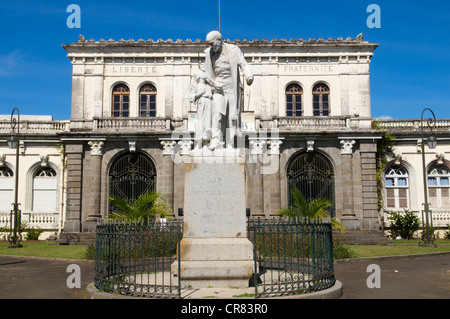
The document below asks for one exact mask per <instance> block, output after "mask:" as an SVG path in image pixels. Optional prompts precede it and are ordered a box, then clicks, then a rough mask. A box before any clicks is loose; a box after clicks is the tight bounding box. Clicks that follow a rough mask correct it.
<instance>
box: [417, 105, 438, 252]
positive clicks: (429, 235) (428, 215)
mask: <svg viewBox="0 0 450 319" xmlns="http://www.w3.org/2000/svg"><path fill="white" fill-rule="evenodd" d="M425 111H429V112H430V113H431V114H432V115H433V118H428V119H427V125H428V128H429V129H430V130H431V136H430V137H428V138H426V139H425V138H424V135H423V114H424V113H425ZM435 126H436V116H434V113H433V111H432V110H431V109H429V108H425V109H424V110H423V111H422V115H421V117H420V127H421V131H422V143H421V148H422V170H423V193H424V197H425V203H424V204H423V205H424V206H425V207H424V210H425V228H422V240H423V243H420V246H425V247H435V246H436V244H434V231H433V229H432V227H433V220H432V211H431V210H430V203H429V202H428V182H427V181H428V178H427V168H426V165H425V141H426V143H427V145H428V148H429V149H434V148H436V145H437V138H436V135H434V133H433V127H435ZM422 223H423V213H422Z"/></svg>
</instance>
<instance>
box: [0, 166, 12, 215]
mask: <svg viewBox="0 0 450 319" xmlns="http://www.w3.org/2000/svg"><path fill="white" fill-rule="evenodd" d="M13 176H14V173H13V171H12V170H11V169H9V168H8V167H0V211H2V212H9V211H10V210H11V209H12V206H11V204H12V203H13V201H14V196H13V193H14V178H13Z"/></svg>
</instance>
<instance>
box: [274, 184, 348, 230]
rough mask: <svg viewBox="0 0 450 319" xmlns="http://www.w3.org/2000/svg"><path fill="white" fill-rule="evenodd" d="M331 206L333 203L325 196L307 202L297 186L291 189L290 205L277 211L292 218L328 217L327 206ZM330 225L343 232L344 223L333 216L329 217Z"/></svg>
mask: <svg viewBox="0 0 450 319" xmlns="http://www.w3.org/2000/svg"><path fill="white" fill-rule="evenodd" d="M331 206H333V203H332V202H331V201H329V200H328V199H325V198H317V199H314V200H312V201H311V202H308V201H307V200H306V198H305V197H304V196H303V195H302V193H301V192H300V191H299V190H298V189H297V188H294V189H293V190H292V207H291V208H287V209H282V210H279V211H278V213H279V214H280V215H282V216H286V217H288V218H291V219H294V220H297V219H300V218H309V219H315V218H323V217H330V213H329V212H328V210H327V208H328V207H331ZM331 227H332V228H333V229H336V230H337V231H339V232H340V233H341V234H344V233H345V227H344V225H342V223H341V222H340V221H338V220H336V218H334V217H333V218H331Z"/></svg>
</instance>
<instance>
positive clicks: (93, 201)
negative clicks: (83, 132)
mask: <svg viewBox="0 0 450 319" xmlns="http://www.w3.org/2000/svg"><path fill="white" fill-rule="evenodd" d="M88 144H89V146H90V147H91V158H90V167H89V173H88V174H89V175H88V176H85V180H86V182H85V183H86V185H84V188H85V190H86V194H85V196H84V197H85V198H86V200H87V201H88V203H87V210H88V211H87V214H88V215H87V217H86V221H85V222H84V225H83V231H86V232H95V230H96V226H97V222H98V221H99V220H100V219H101V218H102V216H101V212H100V199H101V190H102V188H101V177H102V156H103V150H102V149H103V145H104V143H103V142H102V141H89V143H88Z"/></svg>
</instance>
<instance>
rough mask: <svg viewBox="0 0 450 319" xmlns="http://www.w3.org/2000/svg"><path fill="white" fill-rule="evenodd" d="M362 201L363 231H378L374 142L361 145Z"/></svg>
mask: <svg viewBox="0 0 450 319" xmlns="http://www.w3.org/2000/svg"><path fill="white" fill-rule="evenodd" d="M360 153H361V174H362V199H363V222H362V224H363V225H362V227H363V229H367V230H377V229H378V226H379V225H378V194H377V168H376V166H377V164H376V144H375V143H373V142H372V141H367V142H366V143H362V142H361V144H360Z"/></svg>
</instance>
